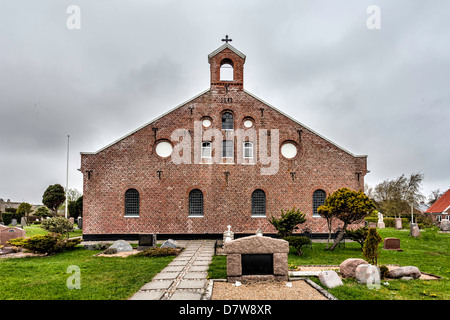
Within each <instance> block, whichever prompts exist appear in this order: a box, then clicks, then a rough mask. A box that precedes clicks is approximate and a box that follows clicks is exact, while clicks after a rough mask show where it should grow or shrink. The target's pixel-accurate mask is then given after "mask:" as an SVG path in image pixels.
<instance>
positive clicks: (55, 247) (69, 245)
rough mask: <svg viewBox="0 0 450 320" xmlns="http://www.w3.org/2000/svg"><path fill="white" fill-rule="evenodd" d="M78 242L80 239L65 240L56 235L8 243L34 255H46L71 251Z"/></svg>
mask: <svg viewBox="0 0 450 320" xmlns="http://www.w3.org/2000/svg"><path fill="white" fill-rule="evenodd" d="M80 242H81V239H67V238H66V237H64V236H63V235H61V234H58V233H48V234H45V235H42V234H38V235H35V236H32V237H30V238H16V239H11V240H9V241H8V243H9V244H10V245H12V246H15V247H22V248H24V249H27V250H29V251H32V252H34V253H47V254H54V253H58V252H62V251H63V250H71V249H73V248H74V247H75V246H76V245H78V244H80Z"/></svg>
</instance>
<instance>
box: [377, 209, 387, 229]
mask: <svg viewBox="0 0 450 320" xmlns="http://www.w3.org/2000/svg"><path fill="white" fill-rule="evenodd" d="M385 227H386V224H385V223H384V221H383V214H382V213H381V212H378V222H377V228H378V229H383V228H385Z"/></svg>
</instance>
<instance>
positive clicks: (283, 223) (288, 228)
mask: <svg viewBox="0 0 450 320" xmlns="http://www.w3.org/2000/svg"><path fill="white" fill-rule="evenodd" d="M305 221H306V219H305V214H304V213H301V212H300V210H298V209H297V210H296V209H295V207H294V208H293V209H291V210H288V211H286V212H283V210H281V217H280V218H279V219H277V218H275V217H274V216H273V215H272V219H271V220H269V222H270V223H271V224H272V225H273V226H274V227H275V229H277V231H278V235H279V236H280V237H281V238H286V237H288V236H290V235H292V233H293V232H294V230H296V229H298V227H297V225H298V224H300V223H304V222H305Z"/></svg>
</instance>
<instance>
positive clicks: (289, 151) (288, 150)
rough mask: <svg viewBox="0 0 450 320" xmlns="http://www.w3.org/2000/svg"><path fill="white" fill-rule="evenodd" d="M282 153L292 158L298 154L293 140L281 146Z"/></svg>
mask: <svg viewBox="0 0 450 320" xmlns="http://www.w3.org/2000/svg"><path fill="white" fill-rule="evenodd" d="M281 154H282V155H283V157H285V158H287V159H292V158H293V157H295V156H296V155H297V147H296V146H295V144H293V143H291V142H288V143H285V144H283V145H282V146H281Z"/></svg>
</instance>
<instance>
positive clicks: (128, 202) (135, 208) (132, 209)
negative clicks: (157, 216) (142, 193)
mask: <svg viewBox="0 0 450 320" xmlns="http://www.w3.org/2000/svg"><path fill="white" fill-rule="evenodd" d="M125 216H129V217H138V216H139V192H138V191H137V190H136V189H128V190H127V191H126V192H125Z"/></svg>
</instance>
